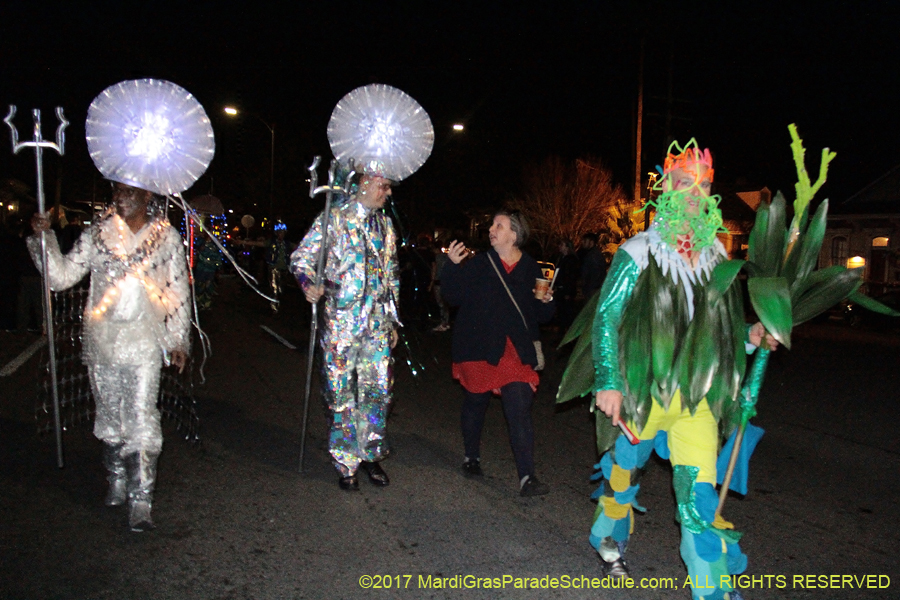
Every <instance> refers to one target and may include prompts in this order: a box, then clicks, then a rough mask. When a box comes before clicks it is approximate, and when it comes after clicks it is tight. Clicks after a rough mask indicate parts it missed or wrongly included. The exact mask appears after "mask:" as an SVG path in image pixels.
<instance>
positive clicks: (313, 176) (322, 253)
mask: <svg viewBox="0 0 900 600" xmlns="http://www.w3.org/2000/svg"><path fill="white" fill-rule="evenodd" d="M321 158H322V157H320V156H317V157H315V159H313V163H312V164H311V165H310V166H309V197H310V198H315V197H316V195H317V194H321V193H322V192H325V212H324V213H323V214H322V243H321V246H319V256H318V258H317V260H316V280H315V282H314V283H313V285H316V286H320V285H323V284H324V282H323V280H322V278H323V276H324V274H325V262H326V260H328V222H329V221H330V220H331V199H332V195H333V194H335V193H343V194H348V193H349V191H350V180H351V178H352V177H353V175H354V174H355V173H354V171H353V163H352V162H351V163H350V173H348V174H347V177H346V178H345V179H344V187H340V186H336V185H335V184H334V179H335V174H336V172H337V169H338V166H339V163H338V161H336V160H332V161H331V167H330V168H329V169H328V185H323V186H319V185H318V182H319V178H318V174H317V173H316V169H318V167H319V161H320V160H321ZM318 306H319V305H318V303H316V304H313V305H312V318H311V320H310V323H309V350H308V352H307V362H306V394H305V395H304V398H303V427H302V429H301V432H300V472H301V473H302V472H303V457H304V454H305V450H306V423H307V420H308V419H309V395H310V390H311V389H312V372H313V361H314V360H315V355H316V334H317V332H318V329H319V318H318V316H319V311H318Z"/></svg>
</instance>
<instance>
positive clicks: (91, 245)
mask: <svg viewBox="0 0 900 600" xmlns="http://www.w3.org/2000/svg"><path fill="white" fill-rule="evenodd" d="M85 133H86V138H87V143H88V150H89V152H90V154H91V158H92V159H93V160H94V164H95V165H96V166H97V168H98V170H99V171H100V172H101V173H102V174H103V175H104V177H106V178H107V179H110V180H112V181H116V182H119V183H122V184H126V185H128V186H132V187H133V188H139V189H141V190H146V192H143V194H146V193H147V192H153V193H157V194H177V193H179V192H181V191H184V190H185V189H187V188H188V187H190V185H191V184H193V182H194V181H195V180H196V179H197V178H198V177H200V175H202V174H203V172H204V171H205V169H206V167H207V166H208V165H209V162H210V161H211V160H212V156H213V153H214V141H213V135H212V128H211V127H210V124H209V119H208V118H207V116H206V113H205V112H204V111H203V107H202V106H201V105H200V104H199V103H198V102H197V101H196V99H194V98H193V96H191V95H190V94H189V93H188V92H187V91H185V90H184V89H183V88H180V87H179V86H177V85H175V84H172V83H170V82H167V81H161V80H154V79H144V80H135V81H124V82H121V83H119V84H116V85H114V86H112V87H110V88H108V89H106V90H104V91H103V92H102V93H101V94H100V95H99V96H98V97H97V98H96V99H95V100H94V101H93V102H92V103H91V106H90V108H89V109H88V117H87V122H86V124H85ZM120 191H121V190H120ZM123 193H124V192H123ZM142 198H144V196H143V195H142ZM144 201H146V199H144V200H141V202H144ZM119 209H120V210H122V209H121V207H120V208H119ZM125 210H128V209H125ZM126 215H127V213H126ZM144 217H145V218H144ZM125 218H126V219H132V222H133V223H135V227H137V226H138V225H140V224H143V226H142V227H140V228H139V229H138V231H136V232H135V231H133V230H132V229H131V226H130V225H129V224H128V223H126V221H125V220H123V218H122V217H121V216H120V215H119V214H118V213H117V207H116V205H115V204H114V205H113V206H111V207H110V208H109V209H108V210H107V211H106V212H105V213H104V214H103V215H102V216H101V217H100V219H98V220H97V222H96V223H94V224H93V225H92V226H91V228H90V230H89V231H87V232H85V234H83V235H82V236H81V237H80V239H79V240H78V242H77V243H76V245H75V247H74V248H73V249H72V251H71V252H69V253H68V254H67V255H65V256H63V255H62V254H61V252H60V250H59V246H58V244H57V243H56V242H55V239H54V240H53V243H51V244H50V245H49V246H50V248H49V252H48V259H49V260H48V273H46V276H47V277H48V278H49V280H50V284H51V286H52V288H53V289H54V290H62V289H66V288H68V287H71V286H72V285H74V284H76V283H78V282H79V281H80V280H81V279H82V278H83V277H84V275H85V274H87V273H90V274H91V283H90V291H89V298H88V303H87V306H86V308H85V313H84V356H83V359H84V362H85V364H86V365H87V367H88V373H89V375H90V381H91V389H92V392H93V395H94V399H95V402H96V407H97V411H96V420H95V423H94V435H95V436H96V437H97V438H99V439H100V440H101V441H102V442H103V443H104V451H103V459H104V464H105V466H106V467H107V470H108V472H109V477H108V479H109V483H110V487H109V493H108V495H107V498H106V504H107V505H110V506H116V505H120V504H124V503H125V502H126V500H127V502H128V510H129V525H130V526H131V528H132V530H133V531H143V530H146V529H152V528H153V522H152V519H151V505H152V500H153V491H154V488H155V484H156V465H157V458H158V456H159V453H160V451H161V450H162V442H163V439H162V430H161V428H160V414H159V410H158V409H157V400H158V391H159V381H160V369H161V367H162V365H163V364H164V363H166V364H168V362H169V360H170V359H171V358H172V356H173V355H174V354H176V353H179V354H180V353H183V354H184V355H187V354H188V353H189V351H190V323H191V308H190V280H189V277H188V268H187V262H186V258H185V252H184V244H183V242H182V239H181V236H180V235H179V234H178V232H177V231H176V230H175V229H174V228H173V227H172V226H171V225H170V224H169V222H168V220H167V219H166V218H165V216H164V210H163V208H162V206H161V205H160V203H159V202H158V201H154V200H152V199H151V200H150V202H149V204H148V206H147V214H146V216H144V215H141V214H139V215H138V217H135V215H134V214H132V216H130V217H129V216H125ZM135 218H136V219H137V220H134V219H135ZM51 237H52V236H51ZM28 243H29V248H30V250H31V251H32V254H34V253H35V252H36V251H38V250H39V249H38V246H39V240H38V239H37V238H31V239H29V241H28Z"/></svg>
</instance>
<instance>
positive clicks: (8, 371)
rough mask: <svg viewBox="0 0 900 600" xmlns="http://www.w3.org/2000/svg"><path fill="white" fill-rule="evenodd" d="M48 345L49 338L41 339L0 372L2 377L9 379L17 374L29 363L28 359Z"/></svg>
mask: <svg viewBox="0 0 900 600" xmlns="http://www.w3.org/2000/svg"><path fill="white" fill-rule="evenodd" d="M46 343H47V336H42V337H41V339H39V340H37V341H35V342H34V343H33V344H31V345H30V346H28V347H27V348H25V350H24V351H23V352H22V354H20V355H18V356H17V357H15V358H14V359H12V360H11V361H9V363H8V364H7V365H6V366H5V367H3V369H2V370H0V377H7V376H9V375H12V374H13V373H15V372H16V371H17V370H18V369H19V367H21V366H22V365H24V364H25V363H26V362H28V359H29V358H31V357H32V356H33V355H34V353H35V352H37V351H38V350H40V349H41V348H43V347H44V344H46Z"/></svg>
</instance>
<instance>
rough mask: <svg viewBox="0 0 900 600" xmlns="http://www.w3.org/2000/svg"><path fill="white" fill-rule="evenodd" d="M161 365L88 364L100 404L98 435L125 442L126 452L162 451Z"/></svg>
mask: <svg viewBox="0 0 900 600" xmlns="http://www.w3.org/2000/svg"><path fill="white" fill-rule="evenodd" d="M160 367H161V365H160V364H159V363H157V362H153V363H152V364H148V365H92V366H90V367H88V373H89V375H90V381H91V389H92V391H93V393H94V400H95V402H96V405H97V414H96V418H95V420H94V435H95V436H96V437H97V438H98V439H99V440H101V441H103V442H105V443H107V444H112V445H118V444H124V447H123V448H122V455H123V456H127V455H129V454H133V453H136V452H142V451H143V452H147V453H150V454H159V453H160V451H161V450H162V428H161V427H160V415H159V409H158V408H157V407H156V403H157V400H158V398H159V378H160Z"/></svg>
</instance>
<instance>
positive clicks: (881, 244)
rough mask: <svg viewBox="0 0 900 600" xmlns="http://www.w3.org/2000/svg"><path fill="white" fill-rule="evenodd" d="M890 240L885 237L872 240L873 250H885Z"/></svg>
mask: <svg viewBox="0 0 900 600" xmlns="http://www.w3.org/2000/svg"><path fill="white" fill-rule="evenodd" d="M889 241H890V240H889V239H888V238H886V237H877V238H873V239H872V247H873V248H887V247H888V242H889Z"/></svg>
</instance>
